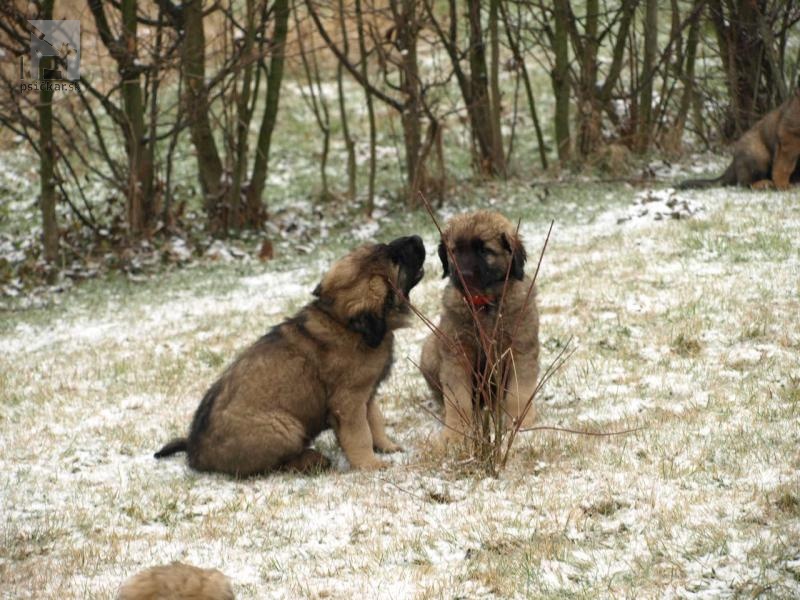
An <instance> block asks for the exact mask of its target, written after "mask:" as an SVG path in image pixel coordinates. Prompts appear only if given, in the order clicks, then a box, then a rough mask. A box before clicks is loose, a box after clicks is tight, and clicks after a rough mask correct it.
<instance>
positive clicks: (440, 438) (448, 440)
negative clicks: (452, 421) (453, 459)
mask: <svg viewBox="0 0 800 600" xmlns="http://www.w3.org/2000/svg"><path fill="white" fill-rule="evenodd" d="M466 441H467V438H466V436H464V434H463V433H461V432H460V431H455V430H453V429H450V428H449V427H445V428H444V429H442V431H441V432H440V433H439V435H437V436H436V437H435V438H434V440H433V448H434V450H436V451H438V452H446V451H447V449H448V448H454V447H461V446H464V445H465V443H466Z"/></svg>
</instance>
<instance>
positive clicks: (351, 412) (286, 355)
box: [155, 236, 425, 477]
mask: <svg viewBox="0 0 800 600" xmlns="http://www.w3.org/2000/svg"><path fill="white" fill-rule="evenodd" d="M424 260H425V247H424V246H423V244H422V240H421V239H420V238H419V237H418V236H412V237H404V238H399V239H397V240H395V241H393V242H391V243H390V244H375V245H367V246H363V247H361V248H358V249H357V250H355V251H353V252H351V253H350V254H349V255H347V256H345V257H344V258H343V259H341V260H339V261H338V262H336V263H335V264H334V265H333V266H332V267H331V269H330V271H328V273H327V274H326V275H325V276H324V277H323V278H322V282H321V283H320V284H319V285H318V286H317V289H316V290H315V291H314V294H315V295H316V296H317V300H315V301H314V302H312V303H311V304H309V305H307V306H306V307H305V308H303V309H302V310H301V311H300V312H299V313H298V314H297V315H296V316H295V317H293V318H291V319H289V320H288V321H285V322H284V323H281V324H280V325H278V326H276V327H275V328H274V329H273V330H272V331H270V332H269V333H268V334H267V335H265V336H264V337H262V338H261V339H260V340H258V341H257V342H256V343H255V344H253V345H252V346H251V347H250V348H248V349H247V350H245V351H244V352H243V353H242V354H241V356H239V358H237V359H236V360H235V361H234V363H233V364H232V365H231V366H230V367H228V369H227V370H226V371H225V373H223V375H222V376H221V377H220V378H219V380H217V382H216V383H214V385H212V386H211V388H210V389H209V390H208V392H206V395H205V397H204V398H203V401H202V402H201V403H200V406H199V408H198V409H197V412H196V413H195V415H194V419H193V421H192V426H191V429H190V432H189V436H188V438H177V439H175V440H173V441H171V442H170V443H168V444H167V445H166V446H164V447H163V448H162V449H161V450H159V451H158V452H157V453H156V455H155V456H156V458H162V457H164V456H169V455H171V454H174V453H175V452H181V451H186V452H187V453H188V455H189V465H190V466H191V467H192V468H194V469H197V470H199V471H218V472H222V473H228V474H230V475H234V476H236V477H247V476H251V475H257V474H261V473H267V472H269V471H273V470H275V469H290V470H299V471H308V470H313V469H320V468H324V467H326V466H328V464H329V463H328V460H327V459H326V458H325V457H324V456H322V455H321V454H320V453H318V452H317V451H316V450H312V449H310V448H309V445H310V444H311V442H312V441H313V440H314V438H316V437H317V435H318V434H319V433H320V432H321V431H323V430H324V429H327V428H329V427H332V428H333V429H334V431H335V432H336V436H337V438H338V440H339V444H340V445H341V446H342V450H344V453H345V456H346V457H347V460H348V461H349V462H350V465H351V466H352V467H353V468H356V469H375V468H379V467H382V466H384V465H385V463H384V462H383V461H381V460H379V459H378V458H377V457H376V456H375V452H374V450H379V451H381V452H395V451H398V450H400V447H399V446H398V445H397V444H395V443H393V442H392V441H391V440H389V438H388V437H387V436H386V433H385V431H384V424H383V416H382V415H381V412H380V409H379V408H378V405H377V404H376V403H375V400H374V395H375V390H376V388H377V387H378V384H379V383H380V382H381V381H382V380H383V378H384V377H386V375H387V374H388V372H389V368H390V366H391V363H392V340H393V334H392V331H393V330H394V329H397V328H398V327H402V326H404V325H405V323H406V319H407V316H408V314H409V309H408V304H407V302H406V300H407V298H408V294H409V292H410V291H411V288H413V287H414V286H415V285H416V284H417V283H418V282H419V280H420V279H422V275H423V268H422V263H423V261H424Z"/></svg>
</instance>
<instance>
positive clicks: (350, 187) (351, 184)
mask: <svg viewBox="0 0 800 600" xmlns="http://www.w3.org/2000/svg"><path fill="white" fill-rule="evenodd" d="M339 24H340V26H341V30H342V44H343V47H342V52H343V53H344V56H345V58H348V59H349V56H350V44H349V42H348V41H347V38H348V34H347V21H346V19H345V15H344V0H339ZM336 87H337V91H338V93H339V119H340V120H341V122H342V137H343V138H344V148H345V152H346V153H347V198H348V199H349V200H350V201H351V202H352V201H353V200H355V198H356V176H357V172H356V143H355V142H354V141H353V136H352V135H350V127H349V123H348V119H347V106H346V103H345V93H344V66H342V63H341V62H340V63H338V64H337V65H336Z"/></svg>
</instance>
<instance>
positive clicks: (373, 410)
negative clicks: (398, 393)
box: [367, 398, 403, 453]
mask: <svg viewBox="0 0 800 600" xmlns="http://www.w3.org/2000/svg"><path fill="white" fill-rule="evenodd" d="M367 422H368V423H369V429H370V431H371V432H372V446H373V447H374V449H375V450H376V451H378V452H386V453H389V452H400V451H401V450H402V449H403V448H402V447H401V446H400V445H399V444H395V443H394V442H393V441H392V440H390V439H389V436H387V435H386V428H385V426H384V421H383V414H382V413H381V409H380V408H379V407H378V403H377V402H376V401H375V399H374V398H373V399H372V400H370V401H369V404H367Z"/></svg>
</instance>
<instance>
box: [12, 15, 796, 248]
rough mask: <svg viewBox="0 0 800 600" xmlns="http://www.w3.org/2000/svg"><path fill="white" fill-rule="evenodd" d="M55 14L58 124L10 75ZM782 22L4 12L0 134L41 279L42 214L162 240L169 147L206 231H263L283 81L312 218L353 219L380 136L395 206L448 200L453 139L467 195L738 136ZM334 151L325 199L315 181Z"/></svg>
mask: <svg viewBox="0 0 800 600" xmlns="http://www.w3.org/2000/svg"><path fill="white" fill-rule="evenodd" d="M73 13H77V14H78V15H79V16H80V18H81V26H82V48H83V52H82V61H81V79H80V82H79V89H78V90H77V91H74V92H69V93H67V92H57V93H59V94H60V96H59V98H58V102H59V104H58V110H57V111H54V110H52V102H53V98H52V92H46V91H43V92H38V93H31V92H29V91H24V90H23V89H22V88H21V86H20V81H19V79H20V77H19V73H20V67H19V65H20V64H23V65H24V64H25V61H26V60H27V57H28V55H29V52H30V35H31V31H32V30H31V27H30V26H29V24H28V19H36V18H39V19H46V18H53V17H54V18H75V17H71V16H70V15H71V14H73ZM799 20H800V5H798V3H794V2H783V1H782V0H670V2H669V3H664V2H656V1H655V0H622V1H619V2H610V1H607V0H584V1H582V2H577V1H575V0H558V1H556V2H543V1H542V2H539V1H535V0H525V1H522V0H489V1H485V2H480V1H478V0H474V1H473V0H470V1H465V2H456V0H442V1H434V0H338V1H337V2H322V1H321V0H291V1H290V0H215V1H209V0H207V1H206V2H203V1H202V0H189V1H187V2H180V3H179V2H176V1H173V0H149V1H144V0H115V1H113V2H99V1H97V0H86V2H85V4H84V3H82V2H81V1H80V0H63V4H62V0H39V1H36V2H28V1H22V0H10V1H8V2H4V3H3V5H2V7H1V8H0V48H2V50H3V56H4V57H6V58H8V57H12V58H13V60H5V62H4V65H3V68H2V69H0V78H1V79H2V81H0V83H1V84H2V86H3V89H2V95H1V96H0V123H2V124H3V126H4V128H6V129H7V130H9V131H10V132H11V135H8V134H6V135H4V137H3V139H5V140H8V139H10V138H11V136H14V137H15V138H16V139H22V140H24V141H25V142H26V143H27V144H28V145H29V146H30V148H32V149H33V151H34V152H35V153H36V154H37V155H38V156H39V157H40V169H39V170H40V174H41V180H42V185H41V186H40V190H41V198H40V207H41V215H42V217H41V218H42V224H43V231H44V236H43V252H42V256H43V257H45V258H46V259H47V260H48V261H55V260H56V259H57V255H58V231H59V230H58V223H57V222H56V219H55V211H54V205H55V204H56V203H66V204H68V205H69V207H70V212H71V214H73V215H74V217H75V218H76V219H78V220H79V221H80V222H81V223H82V224H83V225H84V226H85V227H87V228H89V229H91V230H93V231H95V232H96V233H97V235H101V231H107V230H108V228H109V227H112V226H116V227H117V229H118V230H121V231H123V232H124V234H123V235H122V239H125V240H135V239H138V238H141V237H150V236H153V235H157V234H158V232H159V231H162V230H169V229H170V228H171V227H173V226H174V225H175V223H176V221H178V220H179V219H180V215H181V213H182V210H183V206H184V204H185V202H186V196H185V195H184V197H182V198H181V199H180V201H178V202H176V193H175V190H176V182H175V181H174V177H175V169H174V168H173V165H174V164H175V163H176V160H177V159H176V155H177V154H178V153H179V150H180V149H181V148H185V147H189V148H191V154H192V155H193V156H194V159H193V161H194V167H193V169H194V178H193V186H196V190H197V196H198V197H199V198H200V199H201V201H200V202H198V206H199V208H200V210H202V212H203V214H204V215H205V219H206V225H207V229H208V230H209V231H210V232H211V233H212V234H213V235H216V236H226V235H230V234H232V233H235V232H237V231H240V230H242V229H245V228H249V229H255V230H258V229H260V228H261V227H263V225H264V222H265V220H266V219H268V217H269V212H268V206H269V203H268V196H269V189H268V186H267V173H268V168H269V162H270V148H271V146H272V136H273V132H274V131H275V130H276V127H279V125H280V123H281V118H282V117H281V115H282V114H284V113H285V111H287V110H295V109H296V107H288V108H287V107H286V106H284V104H285V102H284V101H282V99H281V97H282V95H284V88H285V83H286V82H287V81H290V82H292V85H293V87H294V89H298V88H299V91H300V94H301V96H302V99H303V100H304V103H303V104H301V105H300V107H305V108H304V109H305V110H308V111H309V113H308V114H309V117H308V120H309V122H310V123H312V127H313V126H314V125H313V124H314V123H315V124H316V129H318V133H317V134H316V135H315V138H316V139H318V144H319V146H318V147H319V157H320V163H321V166H320V178H321V181H322V189H323V193H322V194H320V195H319V197H318V199H319V201H325V200H328V201H330V199H337V198H340V197H346V198H347V199H348V203H349V204H350V205H352V204H353V203H361V204H362V205H363V208H364V210H365V211H366V212H367V213H369V212H370V211H371V210H372V207H373V205H374V196H375V185H376V184H375V181H376V171H377V168H378V167H377V162H378V161H377V154H376V147H377V145H378V143H379V141H380V140H381V139H384V140H385V139H392V140H396V141H397V144H398V146H399V147H400V149H401V154H402V160H401V161H400V163H399V164H400V165H401V168H400V170H399V172H398V177H397V179H398V182H401V185H402V189H403V193H401V194H398V195H397V198H398V202H404V203H406V204H408V205H409V206H410V207H414V206H416V205H417V202H418V199H419V194H420V193H424V194H425V195H426V196H427V197H429V198H431V199H433V200H436V199H440V198H442V197H443V196H444V195H445V193H446V190H447V188H448V165H451V162H450V156H451V154H452V153H453V150H452V148H453V145H452V144H453V143H454V142H453V141H452V140H464V141H465V142H466V144H463V145H464V146H467V147H468V148H467V149H468V152H469V156H470V157H471V160H470V164H471V169H472V171H473V174H474V175H475V176H477V177H481V178H495V177H513V176H516V175H518V174H519V173H531V172H532V171H533V170H535V169H536V168H541V169H543V170H546V169H548V168H550V165H551V164H553V161H554V160H555V161H556V164H558V165H560V167H562V168H576V167H580V166H581V165H585V164H597V163H596V162H594V161H593V160H592V159H593V157H595V156H597V155H598V154H601V153H602V152H603V150H604V149H605V148H607V147H609V145H611V144H614V145H616V147H624V148H627V149H628V151H629V152H631V153H634V154H636V153H640V154H641V153H650V152H662V153H668V154H669V155H675V154H679V153H680V152H681V150H682V144H683V141H684V137H685V136H684V133H685V132H689V133H691V134H692V138H691V139H692V140H693V142H694V143H697V144H703V145H708V144H710V143H712V142H714V141H722V142H725V141H729V140H731V139H734V138H736V137H737V136H738V135H740V134H741V133H742V132H743V131H745V130H746V129H747V128H748V127H749V126H750V125H751V124H752V123H753V122H754V121H755V120H756V119H757V118H758V117H759V116H760V115H762V114H763V113H765V112H766V111H767V110H769V109H770V108H772V107H774V106H776V105H777V104H779V103H780V102H782V101H783V100H785V99H786V98H788V97H789V95H790V94H792V93H794V90H795V89H796V81H797V76H798V65H800V55H796V53H797V48H798V47H800V43H798V42H799V41H800V40H798V37H800V36H799V35H798V31H799V30H800V26H798V21H799ZM792 35H794V38H792ZM20 60H22V63H20ZM28 77H30V76H28ZM546 82H549V85H546ZM520 104H522V107H524V108H520ZM362 106H363V107H364V111H360V110H355V108H360V107H362ZM354 107H355V108H354ZM338 135H341V136H342V147H343V148H344V152H345V153H346V154H347V157H346V160H345V161H344V162H345V163H346V165H347V174H346V178H345V179H346V189H347V191H346V193H345V194H343V195H342V196H340V195H338V194H337V193H336V191H335V189H332V186H331V185H330V184H329V182H328V178H327V174H328V162H327V161H328V159H329V154H330V151H331V148H332V147H333V146H332V145H331V141H332V138H333V137H335V136H338ZM523 136H528V139H529V140H530V142H529V143H528V145H527V147H526V152H527V154H523V153H522V152H521V151H520V150H519V148H520V144H515V139H520V138H522V137H523ZM359 140H366V141H365V142H363V144H364V145H366V146H367V147H368V152H367V153H366V156H368V157H369V158H368V160H366V161H364V162H365V164H364V165H362V164H359V163H360V161H359V160H357V158H356V157H357V152H356V150H357V142H358V141H359ZM448 140H451V142H450V144H448ZM0 141H2V140H0ZM448 148H451V152H448ZM459 150H460V148H459ZM184 155H185V153H184ZM360 169H366V173H365V174H362V176H360V177H359V174H358V171H359V170H360ZM451 170H453V169H452V166H451ZM456 174H457V175H463V174H462V173H460V172H456ZM340 179H341V178H340ZM184 183H185V182H184ZM336 185H338V184H334V186H333V187H335V186H336ZM109 207H110V208H109ZM115 207H116V208H115Z"/></svg>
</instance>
